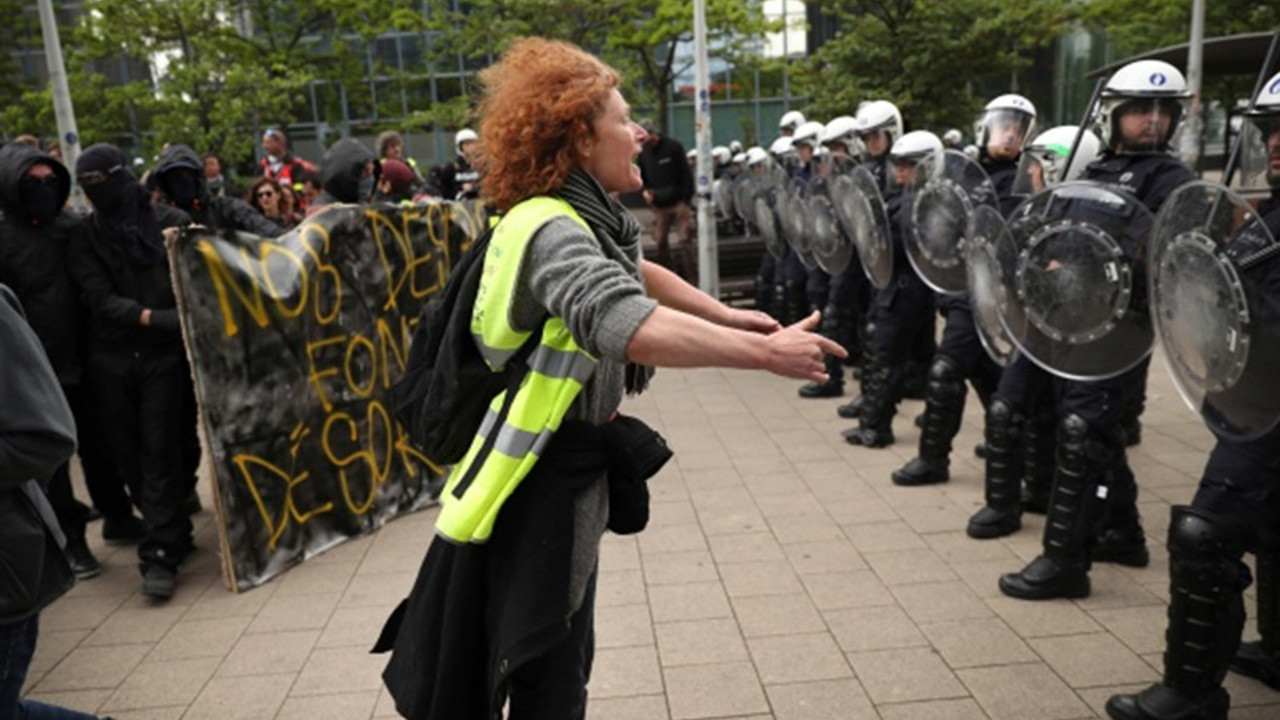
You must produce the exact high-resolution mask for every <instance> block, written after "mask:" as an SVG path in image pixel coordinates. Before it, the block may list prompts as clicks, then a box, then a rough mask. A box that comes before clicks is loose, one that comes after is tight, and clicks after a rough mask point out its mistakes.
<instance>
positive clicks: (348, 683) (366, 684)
mask: <svg viewBox="0 0 1280 720" xmlns="http://www.w3.org/2000/svg"><path fill="white" fill-rule="evenodd" d="M386 666H387V658H386V656H384V655H371V654H369V653H367V652H358V651H357V652H352V650H351V648H318V649H316V650H314V651H312V653H311V656H310V657H308V658H307V662H306V664H305V665H303V666H302V672H300V673H298V679H297V680H295V681H294V683H293V687H292V688H291V689H290V691H289V695H290V696H298V695H328V694H332V693H350V692H363V691H369V692H372V693H376V692H377V691H378V689H379V688H381V687H382V671H383V670H384V669H385V668H386Z"/></svg>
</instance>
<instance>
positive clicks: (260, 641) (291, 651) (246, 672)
mask: <svg viewBox="0 0 1280 720" xmlns="http://www.w3.org/2000/svg"><path fill="white" fill-rule="evenodd" d="M321 632H322V631H321V630H294V631H290V632H273V633H255V634H252V635H244V636H242V637H241V638H240V639H239V640H238V641H237V642H236V644H235V647H233V648H232V649H231V652H230V653H229V654H228V655H227V656H226V658H225V660H224V661H223V663H222V666H221V667H219V668H218V672H217V674H218V677H249V676H255V675H268V674H273V673H296V672H298V671H300V670H302V666H303V665H305V664H306V662H307V657H308V656H310V655H311V651H312V650H313V649H314V648H315V645H316V641H317V640H319V639H320V633H321Z"/></svg>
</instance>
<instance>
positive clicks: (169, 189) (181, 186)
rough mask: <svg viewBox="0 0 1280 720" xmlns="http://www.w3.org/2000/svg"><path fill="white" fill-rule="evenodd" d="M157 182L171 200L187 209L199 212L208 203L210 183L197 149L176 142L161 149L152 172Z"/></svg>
mask: <svg viewBox="0 0 1280 720" xmlns="http://www.w3.org/2000/svg"><path fill="white" fill-rule="evenodd" d="M153 175H154V176H155V178H156V186H157V187H159V188H160V191H161V192H163V193H164V196H165V197H166V198H168V200H169V202H171V203H173V204H174V205H177V206H178V207H180V208H182V209H183V210H186V211H188V212H198V211H199V210H200V208H201V207H202V206H204V205H206V204H207V197H206V196H207V195H208V193H209V190H208V186H207V184H206V183H205V179H204V161H202V160H201V159H200V156H199V155H197V154H196V151H195V150H192V149H191V148H190V147H188V146H186V145H182V144H174V145H170V146H169V147H167V148H165V151H164V152H162V153H160V159H159V160H158V161H157V162H156V168H155V171H154V173H153Z"/></svg>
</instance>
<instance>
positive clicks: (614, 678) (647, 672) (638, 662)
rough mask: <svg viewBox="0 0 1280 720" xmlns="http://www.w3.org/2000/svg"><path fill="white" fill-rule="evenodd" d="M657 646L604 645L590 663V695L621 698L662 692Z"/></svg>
mask: <svg viewBox="0 0 1280 720" xmlns="http://www.w3.org/2000/svg"><path fill="white" fill-rule="evenodd" d="M663 689H664V688H663V686H662V674H661V672H659V670H658V651H657V648H656V647H626V648H603V649H599V650H597V651H596V656H595V662H594V663H593V664H592V666H591V683H590V685H589V686H588V688H587V690H588V692H589V693H590V697H592V698H620V697H632V696H636V695H653V694H656V693H662V692H663Z"/></svg>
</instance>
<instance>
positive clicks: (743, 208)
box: [729, 170, 760, 234]
mask: <svg viewBox="0 0 1280 720" xmlns="http://www.w3.org/2000/svg"><path fill="white" fill-rule="evenodd" d="M729 191H730V192H731V193H732V194H733V200H732V203H733V214H734V215H736V216H738V218H739V219H741V220H742V222H743V223H744V224H746V226H747V231H748V232H750V233H756V234H758V233H759V232H760V228H759V226H758V225H756V218H755V193H756V178H755V176H754V175H752V174H751V173H750V172H749V171H747V170H743V171H742V172H740V173H738V176H737V177H735V178H734V179H733V184H732V185H730V187H729Z"/></svg>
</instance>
